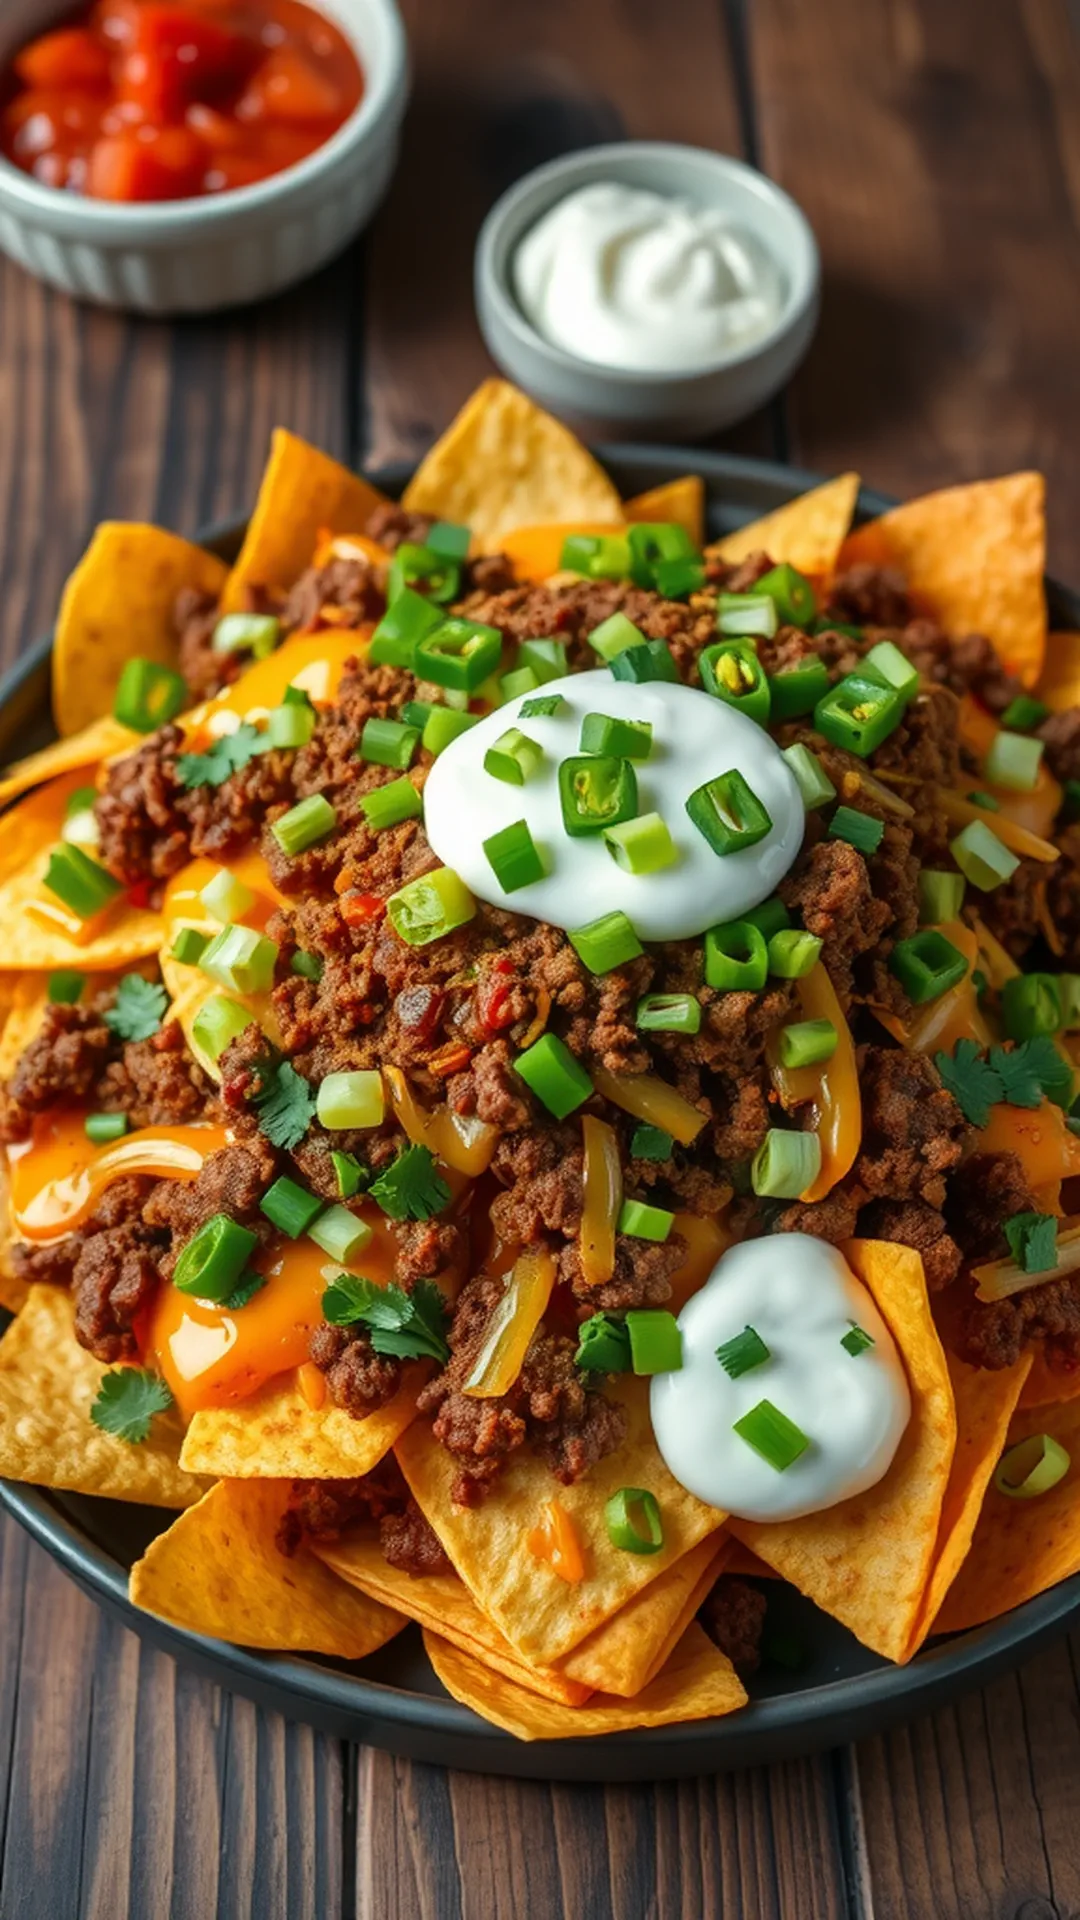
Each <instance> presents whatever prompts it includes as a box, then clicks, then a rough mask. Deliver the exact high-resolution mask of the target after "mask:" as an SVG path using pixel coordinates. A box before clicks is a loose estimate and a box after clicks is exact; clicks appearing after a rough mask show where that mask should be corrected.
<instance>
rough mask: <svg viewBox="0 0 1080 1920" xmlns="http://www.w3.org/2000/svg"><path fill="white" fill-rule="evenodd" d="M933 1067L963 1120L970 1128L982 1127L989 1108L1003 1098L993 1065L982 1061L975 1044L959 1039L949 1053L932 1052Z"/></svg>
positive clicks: (1000, 1084)
mask: <svg viewBox="0 0 1080 1920" xmlns="http://www.w3.org/2000/svg"><path fill="white" fill-rule="evenodd" d="M1000 1051H1001V1049H1000V1047H995V1048H994V1049H993V1052H994V1053H1000ZM991 1057H992V1056H991ZM934 1065H935V1067H936V1068H937V1070H938V1072H939V1073H940V1075H941V1079H942V1084H943V1085H944V1086H946V1087H947V1088H948V1090H949V1092H950V1093H951V1094H952V1096H953V1099H954V1100H955V1101H956V1104H957V1106H958V1107H959V1108H960V1111H961V1113H962V1114H963V1116H964V1119H965V1120H970V1122H971V1124H972V1126H973V1127H985V1125H986V1123H987V1121H988V1120H989V1118H990V1109H991V1107H992V1106H993V1105H994V1103H995V1101H998V1100H1003V1099H1004V1098H1005V1090H1004V1086H1003V1084H1002V1079H1001V1075H1000V1074H999V1073H998V1072H997V1070H996V1065H993V1064H988V1063H987V1061H985V1060H984V1059H983V1057H982V1054H981V1052H980V1050H979V1046H978V1043H977V1042H976V1041H974V1040H958V1041H957V1043H956V1045H955V1047H954V1048H953V1050H952V1053H951V1054H950V1053H935V1055H934Z"/></svg>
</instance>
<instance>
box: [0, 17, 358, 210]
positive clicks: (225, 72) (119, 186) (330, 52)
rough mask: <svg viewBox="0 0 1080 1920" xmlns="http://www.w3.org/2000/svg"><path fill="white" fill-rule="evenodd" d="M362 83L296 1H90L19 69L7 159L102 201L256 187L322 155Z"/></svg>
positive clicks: (0, 133) (8, 103)
mask: <svg viewBox="0 0 1080 1920" xmlns="http://www.w3.org/2000/svg"><path fill="white" fill-rule="evenodd" d="M363 90H364V76H363V73H362V71H361V68H360V64H359V61H358V60H357V57H356V54H355V52H354V51H353V48H352V47H351V45H350V44H349V42H348V40H346V38H345V36H344V35H343V34H342V33H341V31H340V30H339V29H338V28H337V27H336V26H334V25H333V23H332V22H331V21H329V20H327V19H325V18H324V17H323V15H322V14H320V13H317V12H316V11H315V10H314V8H312V7H308V6H304V5H302V4H301V0H186V4H183V5H177V4H158V0H95V4H93V5H92V6H89V7H83V8H81V9H80V10H79V11H78V12H77V13H74V14H72V15H69V16H67V17H66V19H65V20H64V21H63V22H62V23H61V24H60V25H59V26H57V27H56V28H54V29H53V30H52V31H51V32H49V33H45V34H42V35H41V36H40V38H38V39H36V40H32V41H31V42H30V44H29V45H28V46H26V47H24V48H23V49H22V51H21V53H18V54H17V55H16V56H15V59H14V61H13V63H12V67H11V70H10V72H9V74H8V75H7V77H6V84H5V87H4V96H3V97H4V102H5V104H4V108H3V118H2V123H0V149H2V151H3V153H4V155H5V156H6V158H7V159H8V160H10V161H13V162H14V164H15V165H16V166H17V167H21V168H22V170H23V172H24V173H29V174H32V175H33V177H34V179H35V180H40V181H41V182H42V184H43V185H44V186H48V187H62V188H66V189H68V190H69V191H71V192H75V193H84V194H88V195H90V196H91V198H93V199H97V200H120V201H147V200H186V199H190V198H193V197H195V196H197V195H200V194H214V193H225V192H228V191H229V190H230V189H231V188H234V187H249V186H251V185H253V184H254V183H255V182H256V181H258V180H264V179H266V178H267V177H268V176H269V175H270V174H274V173H280V172H281V171H282V170H283V169H284V168H285V167H291V166H294V165H295V164H296V162H297V161H299V160H303V159H305V158H306V157H307V155H308V154H309V153H314V152H315V150H316V148H318V147H321V146H323V145H324V143H325V142H326V141H327V140H329V139H330V137H331V135H332V134H334V133H336V132H337V130H338V128H339V127H340V126H342V125H343V123H344V122H345V121H346V120H347V119H348V117H349V115H350V114H351V113H352V112H353V111H354V109H355V108H356V106H357V105H358V103H359V101H360V99H361V96H362V94H363Z"/></svg>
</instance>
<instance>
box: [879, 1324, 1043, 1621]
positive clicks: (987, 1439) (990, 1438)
mask: <svg viewBox="0 0 1080 1920" xmlns="http://www.w3.org/2000/svg"><path fill="white" fill-rule="evenodd" d="M947 1358H948V1364H949V1378H950V1380H951V1381H952V1389H953V1399H954V1400H955V1402H956V1452H955V1453H954V1455H953V1463H952V1469H951V1471H950V1474H949V1480H948V1485H947V1486H946V1488H945V1498H944V1500H943V1501H942V1504H941V1517H940V1519H939V1521H938V1532H937V1541H936V1543H935V1546H934V1563H933V1571H932V1572H931V1575H930V1582H929V1585H928V1586H927V1589H926V1592H925V1594H924V1595H923V1602H922V1606H921V1608H920V1610H919V1617H918V1620H917V1621H916V1623H915V1626H914V1627H913V1629H912V1633H911V1639H910V1642H909V1647H908V1651H909V1654H911V1653H916V1652H917V1651H918V1649H919V1647H921V1645H922V1643H923V1641H924V1640H925V1638H926V1636H927V1634H928V1633H933V1631H934V1617H935V1615H936V1614H937V1613H938V1611H939V1609H940V1607H941V1603H942V1601H943V1600H944V1598H945V1595H946V1594H947V1593H948V1591H949V1588H950V1587H951V1586H952V1583H953V1581H954V1580H955V1579H956V1576H957V1574H958V1573H959V1571H960V1568H961V1567H962V1566H963V1564H964V1561H965V1559H966V1558H967V1555H968V1551H969V1549H970V1547H971V1541H972V1536H973V1534H974V1532H975V1526H976V1523H977V1521H978V1518H979V1514H980V1512H981V1511H982V1504H983V1501H984V1499H985V1497H986V1489H987V1487H988V1486H989V1484H990V1477H991V1475H992V1473H993V1471H994V1468H995V1467H996V1466H997V1463H998V1460H999V1458H1000V1455H1001V1450H1002V1448H1003V1446H1004V1445H1005V1436H1006V1434H1007V1433H1008V1431H1009V1422H1010V1420H1011V1419H1012V1417H1013V1414H1014V1413H1015V1411H1016V1403H1017V1400H1018V1398H1019V1396H1020V1393H1021V1390H1022V1388H1023V1385H1024V1382H1025V1380H1026V1379H1027V1377H1028V1373H1029V1371H1030V1368H1031V1355H1030V1354H1029V1353H1026V1354H1024V1355H1023V1356H1022V1357H1021V1359H1019V1360H1018V1361H1017V1363H1016V1365H1015V1366H1013V1367H1003V1368H1000V1369H998V1370H997V1371H996V1372H990V1371H989V1370H988V1369H987V1368H985V1367H983V1368H980V1367H969V1366H965V1364H964V1362H963V1361H962V1360H957V1359H956V1358H955V1356H954V1355H952V1354H949V1355H948V1356H947Z"/></svg>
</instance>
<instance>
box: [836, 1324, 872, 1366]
mask: <svg viewBox="0 0 1080 1920" xmlns="http://www.w3.org/2000/svg"><path fill="white" fill-rule="evenodd" d="M840 1345H841V1346H842V1347H843V1349H844V1352H845V1353H850V1355H851V1357H852V1359H853V1360H857V1359H858V1357H859V1355H860V1353H868V1352H869V1350H870V1348H871V1347H872V1346H873V1345H874V1336H873V1334H870V1333H867V1331H866V1329H865V1327H860V1326H859V1325H858V1323H857V1322H856V1321H854V1320H853V1321H852V1323H851V1326H850V1327H849V1329H848V1331H847V1333H842V1334H841V1335H840Z"/></svg>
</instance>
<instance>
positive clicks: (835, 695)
mask: <svg viewBox="0 0 1080 1920" xmlns="http://www.w3.org/2000/svg"><path fill="white" fill-rule="evenodd" d="M906 704H907V703H906V701H905V700H904V697H903V695H902V694H900V693H898V692H897V691H896V689H895V688H893V687H886V686H884V685H883V684H882V683H881V681H879V680H867V679H866V678H864V676H863V675H862V674H858V673H849V674H846V675H845V677H844V678H843V680H839V681H837V684H836V686H835V687H834V688H833V689H832V692H831V693H827V694H826V695H825V697H824V698H823V699H821V700H819V701H818V703H817V706H816V707H815V708H814V725H815V727H816V728H817V730H818V732H819V733H820V734H822V735H823V736H824V738H825V739H826V740H828V741H829V743H830V745H832V746H834V747H846V748H847V750H848V752H849V753H855V754H858V756H859V758H860V760H865V759H866V758H867V756H868V755H869V754H871V753H874V752H875V751H876V749H877V748H878V747H880V745H881V743H882V741H883V740H887V739H888V737H889V735H890V733H892V732H894V731H895V729H896V728H897V727H898V726H899V725H900V722H901V720H902V719H903V717H904V708H905V706H906Z"/></svg>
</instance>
